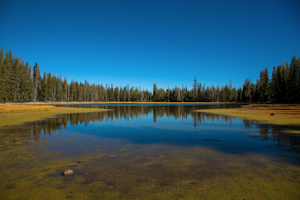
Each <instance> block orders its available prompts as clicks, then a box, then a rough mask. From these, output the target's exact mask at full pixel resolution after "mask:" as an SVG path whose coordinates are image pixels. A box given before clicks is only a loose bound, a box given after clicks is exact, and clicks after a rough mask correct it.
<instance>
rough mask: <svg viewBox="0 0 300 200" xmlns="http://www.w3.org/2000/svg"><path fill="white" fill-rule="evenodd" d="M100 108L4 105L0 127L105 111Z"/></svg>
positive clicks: (0, 110)
mask: <svg viewBox="0 0 300 200" xmlns="http://www.w3.org/2000/svg"><path fill="white" fill-rule="evenodd" d="M107 110H108V109H100V108H67V107H56V106H54V105H51V104H50V103H36V104H28V103H27V104H24V103H5V104H0V127H3V126H9V125H19V124H23V123H26V122H31V121H36V120H41V119H46V118H51V117H54V116H55V115H59V114H68V113H86V112H99V111H107Z"/></svg>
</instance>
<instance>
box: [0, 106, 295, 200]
mask: <svg viewBox="0 0 300 200" xmlns="http://www.w3.org/2000/svg"><path fill="white" fill-rule="evenodd" d="M64 106H76V107H91V108H106V109H109V110H108V111H105V112H95V113H80V114H63V115H59V116H56V117H54V118H51V119H47V120H41V121H36V122H32V123H27V124H24V125H20V126H13V127H4V128H2V129H1V130H0V134H1V137H0V158H1V160H0V180H1V183H0V199H59V198H61V199H68V198H69V199H235V198H236V199H243V198H244V199H267V198H269V199H299V198H300V193H299V191H300V167H299V166H300V137H299V136H298V135H295V134H292V133H290V132H289V129H288V128H287V127H284V126H276V125H268V124H259V123H257V122H255V121H249V120H246V119H241V118H237V117H229V116H224V115H217V114H209V113H201V112H194V110H197V109H210V108H219V109H222V108H227V107H236V106H237V105H199V104H197V105H193V104H184V105H180V104H175V105H174V104H133V103H132V104H92V105H64ZM67 169H71V170H74V175H72V176H68V177H64V176H63V175H62V173H63V172H64V171H65V170H67Z"/></svg>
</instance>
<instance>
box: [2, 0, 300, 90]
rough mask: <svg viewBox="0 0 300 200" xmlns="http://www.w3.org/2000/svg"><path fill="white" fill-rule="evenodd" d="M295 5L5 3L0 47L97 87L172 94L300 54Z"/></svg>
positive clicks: (254, 74)
mask: <svg viewBox="0 0 300 200" xmlns="http://www.w3.org/2000/svg"><path fill="white" fill-rule="evenodd" d="M299 8H300V1H298V0H286V1H284V0H282V1H278V0H259V1H257V0H251V1H240V0H237V1H230V0H226V1H224V0H221V1H215V0H210V1H208V0H205V1H204V0H196V1H191V0H187V1H183V0H181V1H177V0H171V1H167V0H159V1H156V0H149V1H146V0H145V1H144V0H137V1H133V0H120V1H119V0H105V1H89V0H86V1H66V0H61V1H58V0H49V1H48V0H42V1H39V0H34V1H31V0H26V1H25V0H20V1H15V0H9V1H8V0H4V1H0V27H1V29H0V46H3V47H4V49H5V50H11V51H12V53H13V54H14V55H15V56H17V57H22V58H23V60H25V61H28V62H29V63H30V65H31V66H33V65H34V64H35V62H37V63H38V64H39V66H40V68H41V73H42V74H43V72H44V71H46V72H49V71H50V72H51V73H52V74H55V75H59V74H60V73H61V74H62V77H67V78H68V81H71V80H72V79H75V80H78V81H82V82H84V80H85V79H87V80H88V82H90V83H96V84H98V83H99V84H100V83H102V84H106V83H108V84H111V83H113V84H114V86H117V85H118V86H120V85H122V86H124V85H127V84H129V85H130V86H141V87H143V88H144V89H149V90H151V91H152V87H153V83H157V85H158V87H162V88H164V89H167V88H168V87H170V88H174V87H175V86H179V87H181V86H182V84H183V85H184V86H188V88H191V86H192V84H193V79H194V77H195V76H197V80H198V81H199V82H201V83H204V82H205V83H206V85H212V84H214V85H218V84H220V85H222V84H226V83H229V81H230V80H232V82H233V84H236V85H237V86H238V85H241V84H242V83H243V80H244V79H245V78H247V77H251V79H252V80H253V81H255V80H256V79H257V78H258V76H259V73H260V71H261V70H262V69H265V68H266V67H268V69H269V70H270V71H269V72H271V70H272V67H273V66H274V65H276V66H277V65H279V64H281V63H282V62H285V61H288V62H290V59H291V57H292V56H293V55H296V56H300V47H299V44H300V37H299V36H300V21H299V19H300V12H299Z"/></svg>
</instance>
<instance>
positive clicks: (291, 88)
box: [287, 56, 300, 103]
mask: <svg viewBox="0 0 300 200" xmlns="http://www.w3.org/2000/svg"><path fill="white" fill-rule="evenodd" d="M298 70H299V66H298V60H297V58H296V56H293V57H292V60H291V64H290V69H289V74H288V82H287V84H288V98H289V102H290V103H297V102H298V101H299V100H298V99H299V98H300V97H299V91H298V88H299V78H298V74H299V72H298Z"/></svg>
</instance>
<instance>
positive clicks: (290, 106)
mask: <svg viewBox="0 0 300 200" xmlns="http://www.w3.org/2000/svg"><path fill="white" fill-rule="evenodd" d="M241 107H242V108H249V109H256V110H300V105H299V104H249V105H244V106H241Z"/></svg>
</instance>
